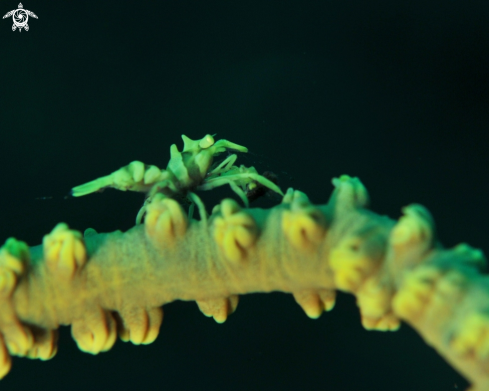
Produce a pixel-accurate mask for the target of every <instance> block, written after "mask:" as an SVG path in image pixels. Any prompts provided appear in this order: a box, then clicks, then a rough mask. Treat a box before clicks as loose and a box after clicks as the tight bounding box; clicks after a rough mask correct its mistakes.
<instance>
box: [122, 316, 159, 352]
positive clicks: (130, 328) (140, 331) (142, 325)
mask: <svg viewBox="0 0 489 391" xmlns="http://www.w3.org/2000/svg"><path fill="white" fill-rule="evenodd" d="M118 319H119V321H118V322H117V323H118V333H119V337H120V338H121V340H123V341H125V342H127V341H130V342H132V343H133V344H134V345H141V344H146V345H147V344H150V343H152V342H153V341H154V340H155V339H156V337H157V336H158V333H159V330H160V326H161V322H162V321H163V310H162V308H161V307H155V308H150V309H146V308H142V307H138V308H125V309H123V310H122V311H121V312H120V313H119V314H118Z"/></svg>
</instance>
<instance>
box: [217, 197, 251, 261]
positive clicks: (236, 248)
mask: <svg viewBox="0 0 489 391" xmlns="http://www.w3.org/2000/svg"><path fill="white" fill-rule="evenodd" d="M219 211H220V212H221V214H222V216H216V217H215V218H214V240H215V241H216V243H217V244H218V246H219V248H220V249H221V251H222V252H223V255H224V256H225V258H226V259H228V260H229V261H231V262H240V261H243V260H244V259H245V258H246V256H247V252H248V249H250V248H251V247H252V246H253V244H254V243H255V241H256V238H257V236H258V233H257V229H256V222H255V220H254V219H253V218H252V217H251V216H250V215H249V214H248V213H246V212H243V211H241V208H240V207H239V205H238V204H237V203H236V201H234V200H230V199H226V200H223V201H222V202H221V207H220V209H219Z"/></svg>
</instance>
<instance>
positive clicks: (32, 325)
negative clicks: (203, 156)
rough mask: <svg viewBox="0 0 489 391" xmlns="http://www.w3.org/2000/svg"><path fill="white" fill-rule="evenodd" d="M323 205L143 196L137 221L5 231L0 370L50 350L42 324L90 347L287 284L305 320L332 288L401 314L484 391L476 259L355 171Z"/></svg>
mask: <svg viewBox="0 0 489 391" xmlns="http://www.w3.org/2000/svg"><path fill="white" fill-rule="evenodd" d="M333 184H334V186H335V190H334V192H333V194H332V196H331V198H330V200H329V202H328V203H327V204H326V205H320V206H315V205H312V204H311V203H310V202H309V200H308V198H307V196H306V195H305V194H303V193H301V192H298V191H293V190H292V189H289V190H288V191H287V193H286V195H285V197H284V198H283V201H282V203H281V204H280V205H278V206H276V207H274V208H272V209H269V210H263V209H247V208H241V207H240V206H239V205H238V204H237V203H236V202H235V201H232V200H224V201H222V202H221V204H220V205H219V206H217V207H215V208H214V210H213V213H212V214H211V216H209V217H208V218H206V219H203V220H200V221H196V220H192V219H190V220H189V218H188V217H187V215H186V213H185V212H184V210H183V208H182V207H181V206H180V205H179V204H178V203H177V202H176V201H175V200H173V199H171V198H167V197H165V196H163V195H162V194H160V193H156V194H155V195H154V197H153V198H152V202H151V203H150V204H148V206H147V210H146V219H145V221H144V224H141V225H137V226H135V227H134V228H132V229H131V230H129V231H127V232H125V233H122V232H119V231H117V232H113V233H109V234H97V233H95V232H94V231H93V230H87V231H86V232H85V236H84V237H83V238H82V236H81V235H80V233H78V232H76V231H72V230H70V229H69V228H68V227H67V226H66V225H65V224H59V225H58V226H56V227H55V228H54V230H53V231H52V232H51V233H50V234H49V235H47V236H46V237H45V238H44V241H43V245H42V246H36V247H32V248H30V249H29V248H28V247H27V245H25V244H24V243H23V242H19V241H16V240H15V239H12V238H11V239H8V240H7V242H6V243H5V245H4V246H3V247H2V249H1V251H0V332H1V333H0V376H4V375H5V374H6V373H7V372H8V371H9V369H10V365H11V359H10V356H12V355H17V356H26V357H30V358H40V359H42V360H46V359H50V358H51V357H53V356H54V354H55V353H56V340H57V338H56V337H57V334H56V329H57V328H58V327H59V325H68V324H71V326H72V335H73V338H74V339H75V340H76V342H77V344H78V346H79V348H80V349H81V350H83V351H85V352H89V353H92V354H97V353H99V352H102V351H106V350H108V349H110V348H111V347H112V345H113V344H114V342H115V339H116V336H117V334H118V335H119V336H120V338H121V339H122V340H124V341H131V342H133V343H134V344H147V343H151V342H153V341H154V340H155V338H156V337H157V334H158V331H159V327H160V325H161V322H162V320H163V312H162V309H161V306H162V305H164V304H165V303H169V302H171V301H174V300H187V301H196V302H197V304H198V307H199V309H200V310H201V311H202V312H203V313H204V314H205V315H206V316H212V317H214V319H215V320H216V321H217V322H219V323H221V322H224V321H225V320H226V318H227V317H228V316H229V315H230V313H232V312H233V311H234V310H236V307H237V305H238V297H239V295H242V294H246V293H251V292H271V291H283V292H290V293H292V294H293V296H294V298H295V300H296V301H297V303H298V304H299V305H300V306H301V307H302V308H303V309H304V311H305V313H306V314H307V315H308V316H309V317H311V318H317V317H318V316H320V314H321V313H322V312H323V311H324V310H330V309H332V308H333V306H334V297H335V290H336V289H339V290H342V291H345V292H349V293H352V294H354V295H355V296H356V298H357V304H358V306H359V308H360V312H361V317H362V324H363V326H364V327H365V328H366V329H376V330H382V331H394V330H396V329H397V328H398V327H399V324H400V321H401V320H404V321H406V322H407V323H409V324H410V325H411V326H412V327H413V328H415V329H416V330H417V331H418V332H419V333H420V334H421V335H422V336H423V338H424V339H425V341H426V342H427V343H428V344H430V345H432V346H433V347H434V348H435V349H436V350H437V351H438V352H439V353H440V354H441V355H442V356H443V357H444V358H445V359H446V360H447V361H448V362H449V363H450V364H451V365H453V366H454V367H455V368H457V369H458V370H459V371H460V372H461V373H462V374H463V375H464V376H465V377H467V379H469V380H470V381H471V382H473V384H474V385H473V388H472V389H473V390H487V389H489V375H488V371H489V285H488V277H487V276H485V275H483V274H482V272H483V270H484V268H485V263H486V262H485V259H484V256H483V255H482V253H481V252H480V251H479V250H476V249H472V248H471V247H469V246H468V245H466V244H460V245H458V246H456V247H455V248H453V249H444V248H443V247H442V246H441V244H439V243H438V242H437V241H436V238H435V232H434V223H433V220H432V218H431V216H430V214H429V212H428V211H427V210H426V209H425V208H423V207H422V206H420V205H416V204H414V205H410V206H408V207H405V208H404V209H403V212H404V216H403V217H402V218H401V219H399V221H397V222H396V221H394V220H391V219H389V218H387V217H385V216H379V215H376V214H375V213H373V212H371V211H369V210H368V209H366V206H367V203H368V194H367V191H366V189H365V187H364V186H363V185H362V183H361V182H360V181H359V180H358V179H357V178H350V177H348V176H342V177H340V178H335V179H334V180H333Z"/></svg>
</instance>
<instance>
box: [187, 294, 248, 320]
mask: <svg viewBox="0 0 489 391" xmlns="http://www.w3.org/2000/svg"><path fill="white" fill-rule="evenodd" d="M238 302H239V296H237V295H232V296H229V297H223V298H218V299H207V300H197V302H196V303H197V306H198V307H199V310H200V311H201V312H202V313H203V314H204V315H205V316H207V317H208V318H211V317H212V318H214V320H215V321H216V322H217V323H224V322H225V321H226V320H227V317H228V316H229V315H230V314H232V313H233V312H234V311H236V308H237V306H238Z"/></svg>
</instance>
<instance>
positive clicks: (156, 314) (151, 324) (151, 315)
mask: <svg viewBox="0 0 489 391" xmlns="http://www.w3.org/2000/svg"><path fill="white" fill-rule="evenodd" d="M147 316H148V324H147V331H146V335H145V337H144V338H143V340H142V341H141V344H143V345H148V344H150V343H153V342H154V341H155V339H156V338H157V337H158V334H159V332H160V326H161V322H163V308H161V307H155V308H150V309H148V310H147Z"/></svg>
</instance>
